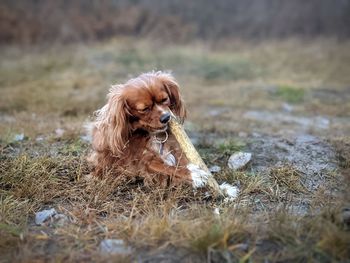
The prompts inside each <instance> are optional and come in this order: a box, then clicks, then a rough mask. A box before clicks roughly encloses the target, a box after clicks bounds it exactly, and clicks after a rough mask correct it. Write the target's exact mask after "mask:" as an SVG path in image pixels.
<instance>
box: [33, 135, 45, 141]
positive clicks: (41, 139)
mask: <svg viewBox="0 0 350 263" xmlns="http://www.w3.org/2000/svg"><path fill="white" fill-rule="evenodd" d="M35 140H36V141H37V142H42V141H43V140H44V137H43V136H38V137H36V139H35Z"/></svg>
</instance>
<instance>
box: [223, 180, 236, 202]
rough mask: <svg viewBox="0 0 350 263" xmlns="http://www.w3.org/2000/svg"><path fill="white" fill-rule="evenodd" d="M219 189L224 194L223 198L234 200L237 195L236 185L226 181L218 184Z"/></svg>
mask: <svg viewBox="0 0 350 263" xmlns="http://www.w3.org/2000/svg"><path fill="white" fill-rule="evenodd" d="M220 189H221V191H222V193H223V194H224V195H225V196H226V198H225V200H227V201H232V200H234V199H235V198H236V197H237V195H238V192H239V190H238V187H236V186H233V185H230V184H228V183H222V184H221V185H220Z"/></svg>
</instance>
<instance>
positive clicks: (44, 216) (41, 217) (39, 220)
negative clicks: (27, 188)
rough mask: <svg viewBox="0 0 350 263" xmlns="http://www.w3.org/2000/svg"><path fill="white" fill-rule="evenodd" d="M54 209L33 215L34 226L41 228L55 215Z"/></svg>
mask: <svg viewBox="0 0 350 263" xmlns="http://www.w3.org/2000/svg"><path fill="white" fill-rule="evenodd" d="M56 214H57V212H56V209H55V208H51V209H47V210H42V211H40V212H38V213H36V214H35V224H37V225H38V226H41V225H43V224H44V223H45V221H47V220H48V219H51V218H52V217H53V216H54V215H56Z"/></svg>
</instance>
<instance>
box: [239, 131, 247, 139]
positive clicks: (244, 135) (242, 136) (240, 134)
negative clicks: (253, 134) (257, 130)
mask: <svg viewBox="0 0 350 263" xmlns="http://www.w3.org/2000/svg"><path fill="white" fill-rule="evenodd" d="M238 137H241V138H247V137H248V134H247V133H246V132H239V133H238Z"/></svg>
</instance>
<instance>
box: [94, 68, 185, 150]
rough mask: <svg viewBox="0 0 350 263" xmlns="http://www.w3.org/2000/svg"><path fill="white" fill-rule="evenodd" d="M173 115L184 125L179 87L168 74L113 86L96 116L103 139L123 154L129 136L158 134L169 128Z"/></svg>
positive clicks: (158, 73) (147, 74) (157, 73)
mask: <svg viewBox="0 0 350 263" xmlns="http://www.w3.org/2000/svg"><path fill="white" fill-rule="evenodd" d="M170 111H172V112H173V113H174V114H175V115H176V116H177V117H178V118H179V120H180V121H183V120H184V118H185V115H186V110H185V107H184V104H183V101H182V99H181V96H180V93H179V85H178V84H177V83H176V81H175V80H174V78H173V77H172V75H171V74H169V73H163V72H160V71H159V72H151V73H145V74H142V75H140V76H139V77H137V78H134V79H131V80H129V81H128V82H126V83H125V84H122V85H115V86H112V88H111V89H110V92H109V94H108V103H107V104H106V105H105V106H104V107H103V108H102V109H101V110H100V111H98V112H97V122H98V124H99V125H98V126H100V127H98V128H99V129H102V130H104V131H105V132H103V133H104V135H103V136H105V137H108V138H105V139H103V140H102V141H104V143H107V144H108V146H109V148H110V149H111V150H112V151H113V152H114V153H120V152H122V150H123V148H124V147H125V144H126V143H127V140H128V139H129V136H130V134H131V133H132V132H133V131H135V130H137V129H142V130H145V131H147V132H149V133H158V132H162V131H165V130H166V129H167V128H168V122H169V120H170V116H171V115H170V114H171V113H170Z"/></svg>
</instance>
